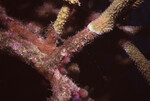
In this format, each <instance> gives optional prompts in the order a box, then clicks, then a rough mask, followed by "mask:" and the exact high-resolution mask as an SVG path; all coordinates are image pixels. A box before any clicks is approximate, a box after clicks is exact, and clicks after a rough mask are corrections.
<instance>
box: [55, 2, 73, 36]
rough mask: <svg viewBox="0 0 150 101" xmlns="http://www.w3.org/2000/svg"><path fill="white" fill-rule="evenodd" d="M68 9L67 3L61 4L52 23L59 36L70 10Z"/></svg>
mask: <svg viewBox="0 0 150 101" xmlns="http://www.w3.org/2000/svg"><path fill="white" fill-rule="evenodd" d="M70 10H71V8H70V6H69V5H63V7H62V8H61V10H60V12H59V14H58V16H57V19H56V21H55V23H54V28H55V31H56V33H57V34H58V35H59V36H60V35H62V33H63V29H64V25H65V23H66V22H67V19H68V17H69V15H70V12H71V11H70Z"/></svg>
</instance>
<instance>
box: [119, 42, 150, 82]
mask: <svg viewBox="0 0 150 101" xmlns="http://www.w3.org/2000/svg"><path fill="white" fill-rule="evenodd" d="M120 43H121V46H122V48H123V49H124V50H125V51H126V53H127V54H128V55H129V57H130V58H131V59H132V60H133V61H134V62H135V64H136V65H137V67H138V69H139V71H140V72H141V73H142V74H143V75H144V77H145V78H146V80H147V81H148V83H150V62H149V61H148V60H147V59H146V58H145V57H144V55H143V54H142V53H141V52H140V51H139V50H138V49H137V48H136V47H135V46H134V45H133V44H132V43H131V42H129V41H125V40H122V41H120Z"/></svg>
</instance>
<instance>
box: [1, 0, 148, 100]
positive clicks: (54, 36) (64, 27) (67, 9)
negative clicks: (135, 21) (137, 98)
mask: <svg viewBox="0 0 150 101" xmlns="http://www.w3.org/2000/svg"><path fill="white" fill-rule="evenodd" d="M59 2H60V3H61V5H62V6H61V8H60V10H59V9H58V8H56V9H55V6H53V5H55V0H54V1H53V2H51V1H48V0H47V1H45V2H44V3H43V7H42V6H41V7H39V8H38V10H39V12H38V11H37V10H36V12H37V13H40V14H38V15H39V16H40V17H42V16H43V15H44V14H45V13H47V16H51V15H57V16H55V21H54V22H52V23H50V21H49V23H50V24H49V25H48V27H47V28H45V30H46V31H42V30H43V29H44V28H43V26H42V25H40V24H38V23H37V22H35V21H31V22H25V21H24V22H23V21H21V20H19V19H16V18H14V17H12V16H11V15H9V12H6V11H7V8H5V6H3V5H1V6H0V22H1V26H3V27H1V30H0V51H2V52H4V51H5V52H7V53H8V54H10V55H12V56H15V57H18V58H19V59H21V60H22V61H24V62H25V63H27V64H28V65H30V66H31V67H33V68H34V69H35V70H36V71H38V72H39V74H41V75H42V76H43V77H44V78H45V79H47V80H48V81H49V83H50V86H51V87H52V88H51V91H52V95H51V96H50V97H49V98H47V101H94V100H95V98H94V97H93V95H92V94H91V91H90V90H88V87H80V84H77V83H76V80H77V81H78V76H79V75H80V73H82V71H80V69H81V67H80V65H78V63H74V62H73V61H72V60H73V58H74V57H75V56H76V55H78V54H79V53H80V52H82V50H83V48H85V47H86V46H87V45H88V46H90V45H91V46H92V43H93V42H94V41H95V40H96V39H99V40H101V37H103V35H104V34H107V33H111V32H112V31H113V30H114V29H115V28H118V30H123V31H122V33H123V32H125V33H124V34H125V36H127V37H131V36H132V35H136V33H137V31H133V30H134V29H132V27H126V26H125V27H124V29H123V28H122V27H120V26H119V25H118V24H119V22H121V21H122V19H123V18H125V17H126V15H128V14H129V13H130V11H132V10H134V9H136V8H138V6H140V5H141V4H142V3H143V2H144V0H111V2H110V1H109V2H110V5H109V7H108V8H106V9H105V11H103V12H102V13H101V14H100V13H98V12H94V13H93V12H92V13H91V14H89V16H88V17H87V19H88V18H89V19H88V20H87V21H88V22H89V23H88V25H87V22H85V23H86V25H87V27H85V26H83V27H84V28H83V29H82V30H81V29H79V30H76V31H74V30H73V31H74V34H67V31H70V30H72V29H71V28H72V26H73V25H72V26H71V27H69V26H68V25H69V23H72V21H74V20H71V19H73V17H74V16H75V14H74V13H77V12H80V8H82V6H83V5H82V2H83V3H84V1H83V0H81V1H79V0H62V1H61V0H60V1H59ZM41 9H43V11H42V10H41ZM77 9H79V10H77ZM49 13H50V14H49ZM95 15H97V18H96V17H95ZM98 15H99V16H98ZM75 18H76V17H74V19H75ZM95 18H96V19H95ZM121 18H122V19H121ZM43 19H44V17H43ZM92 20H93V21H92ZM90 21H91V22H90ZM27 23H28V24H27ZM78 23H80V22H78ZM74 27H75V26H73V28H74ZM42 28H43V29H42ZM69 28H70V29H69ZM41 33H46V34H45V35H42V34H41ZM68 33H69V32H68ZM126 33H127V34H126ZM133 33H134V34H133ZM64 36H65V37H64ZM66 36H67V37H66ZM58 37H59V38H58ZM127 37H122V38H119V40H118V39H116V41H117V40H118V42H117V43H118V46H120V47H121V48H122V49H123V50H124V51H125V52H126V54H127V55H128V56H129V58H130V59H131V60H132V61H133V62H134V63H135V64H136V67H137V70H139V71H140V73H141V74H142V75H143V77H144V78H145V80H146V81H147V83H148V84H149V83H150V62H149V61H148V60H147V59H146V57H145V56H144V55H143V54H142V53H141V52H140V49H138V48H136V46H135V45H134V44H133V43H132V40H130V38H127ZM60 39H62V40H63V41H61V42H60ZM91 68H94V67H91ZM112 72H114V71H112ZM89 75H92V74H89ZM104 78H105V77H104ZM85 79H87V78H85ZM105 79H107V78H105ZM108 98H109V97H108ZM96 101H104V99H103V100H96ZM105 101H109V100H108V99H107V100H105Z"/></svg>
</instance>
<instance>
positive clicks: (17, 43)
mask: <svg viewBox="0 0 150 101" xmlns="http://www.w3.org/2000/svg"><path fill="white" fill-rule="evenodd" d="M0 43H1V44H0V49H3V50H4V49H5V50H7V51H8V52H9V53H11V54H13V55H16V56H18V57H19V58H21V59H22V60H23V61H25V62H26V63H28V64H29V65H32V67H33V68H34V69H35V70H37V71H38V72H39V73H40V74H42V75H43V76H44V77H45V78H46V79H47V80H49V81H50V83H51V86H52V91H53V97H52V98H53V99H55V100H58V101H60V100H63V101H68V100H69V99H70V98H71V97H72V94H73V92H77V93H78V92H79V89H80V88H79V87H77V86H76V84H75V83H73V82H72V81H71V79H69V78H68V77H67V76H65V75H62V74H61V73H60V72H59V70H58V69H53V68H49V69H48V67H45V66H44V58H45V57H46V56H47V55H46V54H44V53H41V52H40V50H39V49H38V48H37V47H36V46H35V45H34V44H32V43H31V42H29V41H26V40H23V39H21V38H19V37H17V36H15V35H14V34H13V33H12V32H0ZM53 101H54V100H53Z"/></svg>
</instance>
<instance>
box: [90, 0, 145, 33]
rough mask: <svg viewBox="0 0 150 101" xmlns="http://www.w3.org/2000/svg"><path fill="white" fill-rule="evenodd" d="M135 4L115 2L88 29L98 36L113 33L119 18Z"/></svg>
mask: <svg viewBox="0 0 150 101" xmlns="http://www.w3.org/2000/svg"><path fill="white" fill-rule="evenodd" d="M140 1H143V0H140ZM134 2H135V0H114V1H113V3H112V4H111V5H110V6H109V7H108V8H107V9H106V10H105V11H104V12H103V13H102V14H101V15H100V17H99V18H97V19H96V20H94V21H92V22H91V23H90V24H89V25H88V28H89V29H90V31H92V32H95V33H96V34H103V33H106V32H109V31H111V30H112V29H113V27H114V24H115V23H116V21H117V18H118V17H119V16H120V15H122V14H123V13H124V11H126V10H127V9H128V10H129V9H131V6H132V5H133V3H134Z"/></svg>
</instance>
